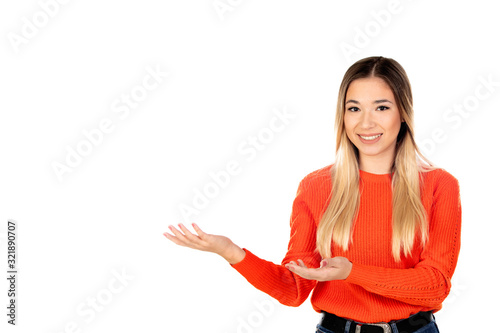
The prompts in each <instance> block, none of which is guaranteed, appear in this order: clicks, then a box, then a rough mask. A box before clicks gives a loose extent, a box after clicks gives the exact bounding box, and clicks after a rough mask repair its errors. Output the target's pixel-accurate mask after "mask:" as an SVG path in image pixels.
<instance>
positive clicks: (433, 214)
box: [231, 165, 462, 323]
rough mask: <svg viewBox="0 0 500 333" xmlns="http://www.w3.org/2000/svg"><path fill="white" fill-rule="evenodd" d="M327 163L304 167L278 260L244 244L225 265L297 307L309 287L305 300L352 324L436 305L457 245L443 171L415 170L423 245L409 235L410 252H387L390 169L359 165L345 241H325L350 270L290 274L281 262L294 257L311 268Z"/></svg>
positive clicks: (456, 207)
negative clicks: (333, 275) (425, 235)
mask: <svg viewBox="0 0 500 333" xmlns="http://www.w3.org/2000/svg"><path fill="white" fill-rule="evenodd" d="M330 168H331V165H329V166H326V167H323V168H321V169H318V170H316V171H314V172H311V173H309V174H308V175H307V176H306V177H304V178H303V179H302V181H301V182H300V184H299V187H298V190H297V194H296V197H295V200H294V201H293V207H292V214H291V217H290V229H291V230H290V241H289V244H288V250H287V253H286V255H285V257H284V259H283V260H282V262H281V264H280V265H277V264H274V263H272V262H270V261H266V260H264V259H261V258H259V257H258V256H256V255H255V254H253V253H252V252H251V251H249V250H248V249H246V248H244V250H245V252H246V255H245V257H244V259H243V260H242V261H240V262H238V263H236V264H233V265H231V266H232V267H233V268H234V269H236V270H237V271H238V272H239V273H240V274H241V275H243V276H244V277H245V278H246V279H247V280H248V282H250V283H251V284H252V285H253V286H254V287H256V288H257V289H259V290H261V291H263V292H265V293H267V294H268V295H270V296H272V297H274V298H275V299H277V300H278V301H279V302H280V303H282V304H284V305H288V306H299V305H301V304H302V303H303V302H304V301H305V300H306V299H307V298H308V296H309V294H310V293H311V291H313V293H312V296H311V304H312V306H313V309H314V310H315V311H317V312H321V310H324V311H327V312H330V313H333V314H336V315H337V316H341V317H344V318H348V319H352V320H355V321H358V322H365V323H375V322H381V321H384V322H388V321H391V320H398V319H402V318H407V317H409V316H410V315H412V314H414V313H417V312H419V311H429V310H432V311H433V312H436V311H438V310H440V309H441V308H442V302H443V300H444V299H445V298H446V296H447V295H448V294H449V292H450V288H451V277H452V275H453V272H454V271H455V267H456V265H457V259H458V254H459V250H460V232H461V217H462V211H461V203H460V191H459V183H458V181H457V179H455V177H453V176H452V175H451V174H450V173H448V172H447V171H445V170H443V169H436V170H432V171H429V172H424V173H423V180H424V181H423V187H422V191H421V198H422V203H423V205H424V207H425V209H426V212H427V216H428V218H429V240H428V242H427V244H426V245H425V247H424V248H422V247H421V245H420V238H419V235H418V234H417V236H416V238H415V244H414V247H413V250H412V255H411V256H409V257H405V256H404V254H403V253H402V254H401V261H400V262H396V261H395V260H394V258H393V256H392V242H391V239H392V222H391V219H392V201H391V200H392V190H391V176H392V175H391V174H373V173H368V172H365V171H362V170H360V190H361V198H360V207H359V214H358V217H357V219H356V221H355V225H354V233H353V242H352V243H351V244H350V245H349V249H348V250H347V251H344V250H343V249H342V248H341V247H339V246H338V245H336V244H332V257H336V256H342V257H346V258H347V259H349V260H350V261H351V262H352V264H353V265H352V270H351V273H350V275H349V276H348V277H347V278H346V279H345V280H335V281H327V282H317V281H313V280H307V279H304V278H302V277H300V276H298V275H296V274H295V273H292V272H290V271H289V270H288V269H287V268H286V267H285V266H284V265H285V264H286V263H289V262H290V261H292V260H294V261H297V260H298V259H302V260H303V261H304V263H305V264H306V265H307V266H308V267H313V268H317V267H319V263H320V261H321V256H320V255H319V254H318V253H317V252H316V251H315V249H316V229H317V226H318V223H319V221H320V218H321V216H322V214H323V212H324V211H325V210H326V207H327V205H328V203H329V195H330V191H331V188H332V184H331V176H330Z"/></svg>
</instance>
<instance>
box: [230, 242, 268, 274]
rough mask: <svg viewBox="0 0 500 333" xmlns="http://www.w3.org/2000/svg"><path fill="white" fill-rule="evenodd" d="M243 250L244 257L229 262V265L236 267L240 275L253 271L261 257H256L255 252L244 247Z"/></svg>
mask: <svg viewBox="0 0 500 333" xmlns="http://www.w3.org/2000/svg"><path fill="white" fill-rule="evenodd" d="M243 250H244V251H245V257H244V258H243V260H241V261H240V262H238V263H236V264H230V265H231V267H233V268H234V269H236V270H237V271H238V272H239V273H240V274H241V275H243V276H249V275H251V274H252V273H255V267H256V266H259V264H260V263H261V261H262V259H261V258H259V257H257V256H256V255H255V254H253V253H252V252H250V251H249V250H247V249H246V248H243Z"/></svg>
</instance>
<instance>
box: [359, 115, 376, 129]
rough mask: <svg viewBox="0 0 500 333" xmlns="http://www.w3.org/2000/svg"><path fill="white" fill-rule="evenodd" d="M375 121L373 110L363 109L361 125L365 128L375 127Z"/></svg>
mask: <svg viewBox="0 0 500 333" xmlns="http://www.w3.org/2000/svg"><path fill="white" fill-rule="evenodd" d="M373 125H374V121H373V115H372V112H371V111H363V112H362V113H361V127H363V128H370V127H373Z"/></svg>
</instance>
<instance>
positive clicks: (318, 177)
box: [303, 164, 333, 182]
mask: <svg viewBox="0 0 500 333" xmlns="http://www.w3.org/2000/svg"><path fill="white" fill-rule="evenodd" d="M332 166H333V164H329V165H327V166H324V167H321V168H319V169H316V170H314V171H311V172H309V173H308V174H307V175H306V176H305V177H304V178H303V180H304V181H307V182H315V181H323V180H325V179H330V177H331V172H330V170H331V168H332Z"/></svg>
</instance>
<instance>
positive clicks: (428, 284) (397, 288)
mask: <svg viewBox="0 0 500 333" xmlns="http://www.w3.org/2000/svg"><path fill="white" fill-rule="evenodd" d="M430 215H431V216H430V221H429V240H428V242H427V244H426V246H425V248H424V249H423V250H422V253H421V255H420V261H419V262H418V264H417V265H415V267H413V268H408V269H397V268H385V267H376V266H368V265H362V264H358V263H353V266H352V270H351V273H350V275H349V276H348V277H347V279H346V280H345V281H346V282H349V283H354V284H357V285H360V286H362V287H363V288H365V289H366V290H368V291H370V292H373V293H376V294H379V295H382V296H385V297H389V298H392V299H396V300H399V301H402V302H405V303H409V304H414V305H421V306H427V307H439V306H440V304H441V303H442V302H443V300H444V299H445V298H446V297H447V296H448V294H449V292H450V289H451V277H452V275H453V273H454V271H455V267H456V265H457V260H458V253H459V250H460V234H461V220H462V209H461V201H460V190H459V183H458V181H457V180H456V179H455V178H454V177H453V176H451V175H450V174H449V173H447V172H442V173H441V177H439V178H438V180H437V185H436V186H435V190H434V197H433V205H432V208H431V214H430Z"/></svg>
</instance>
